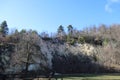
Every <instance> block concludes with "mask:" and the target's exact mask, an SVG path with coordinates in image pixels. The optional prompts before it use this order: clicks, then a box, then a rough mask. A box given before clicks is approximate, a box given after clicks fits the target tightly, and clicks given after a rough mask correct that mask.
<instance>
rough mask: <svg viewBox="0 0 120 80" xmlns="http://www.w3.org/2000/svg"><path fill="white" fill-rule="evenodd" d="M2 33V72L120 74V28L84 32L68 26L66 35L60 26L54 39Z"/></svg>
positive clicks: (21, 33)
mask: <svg viewBox="0 0 120 80" xmlns="http://www.w3.org/2000/svg"><path fill="white" fill-rule="evenodd" d="M3 30H4V29H3ZM3 30H2V29H1V32H0V33H1V34H0V73H21V72H24V71H28V72H31V71H32V72H36V73H37V72H38V73H41V74H43V73H45V74H46V73H49V72H51V71H54V72H58V73H64V74H66V73H67V74H70V73H72V74H73V73H107V72H108V73H110V72H120V62H119V60H120V49H119V48H120V45H119V44H120V37H119V33H120V25H117V24H116V25H111V26H109V27H106V26H105V25H101V26H99V27H98V28H97V27H91V28H89V29H86V30H82V31H79V30H75V29H74V28H73V27H72V26H71V25H69V27H68V32H67V33H66V32H65V31H64V29H63V27H62V26H60V27H59V28H58V32H57V34H55V36H49V35H48V34H46V33H41V34H38V33H37V32H36V31H33V30H29V31H26V30H21V31H17V30H15V31H14V32H13V33H12V34H5V33H3V32H2V31H3ZM7 30H8V29H7Z"/></svg>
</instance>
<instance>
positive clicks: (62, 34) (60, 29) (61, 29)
mask: <svg viewBox="0 0 120 80" xmlns="http://www.w3.org/2000/svg"><path fill="white" fill-rule="evenodd" d="M57 33H58V36H59V37H61V38H62V36H64V34H65V31H64V27H63V26H62V25H60V26H59V28H58V31H57Z"/></svg>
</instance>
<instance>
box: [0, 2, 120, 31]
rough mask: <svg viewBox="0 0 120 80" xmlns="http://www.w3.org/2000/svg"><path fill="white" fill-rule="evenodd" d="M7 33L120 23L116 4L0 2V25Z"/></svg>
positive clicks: (118, 9) (119, 8)
mask: <svg viewBox="0 0 120 80" xmlns="http://www.w3.org/2000/svg"><path fill="white" fill-rule="evenodd" d="M3 20H6V21H7V23H8V27H9V28H10V29H15V28H16V29H19V30H21V29H34V30H37V31H38V32H42V31H48V32H55V31H57V28H58V26H59V25H63V26H64V27H65V29H66V27H67V26H68V25H69V24H71V25H73V27H74V28H77V29H79V30H80V29H83V28H85V27H89V26H92V25H100V24H106V25H110V24H114V23H118V24H119V23H120V0H0V22H2V21H3Z"/></svg>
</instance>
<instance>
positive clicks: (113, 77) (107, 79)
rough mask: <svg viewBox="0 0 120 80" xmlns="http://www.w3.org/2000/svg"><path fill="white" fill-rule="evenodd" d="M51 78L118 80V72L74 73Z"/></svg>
mask: <svg viewBox="0 0 120 80" xmlns="http://www.w3.org/2000/svg"><path fill="white" fill-rule="evenodd" d="M52 80H120V74H76V75H60V76H56V79H52Z"/></svg>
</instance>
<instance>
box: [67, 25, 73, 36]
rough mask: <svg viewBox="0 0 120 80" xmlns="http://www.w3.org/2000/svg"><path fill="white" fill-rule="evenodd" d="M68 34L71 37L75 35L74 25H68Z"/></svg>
mask: <svg viewBox="0 0 120 80" xmlns="http://www.w3.org/2000/svg"><path fill="white" fill-rule="evenodd" d="M67 28H68V34H70V35H72V33H73V27H72V25H68V27H67Z"/></svg>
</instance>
